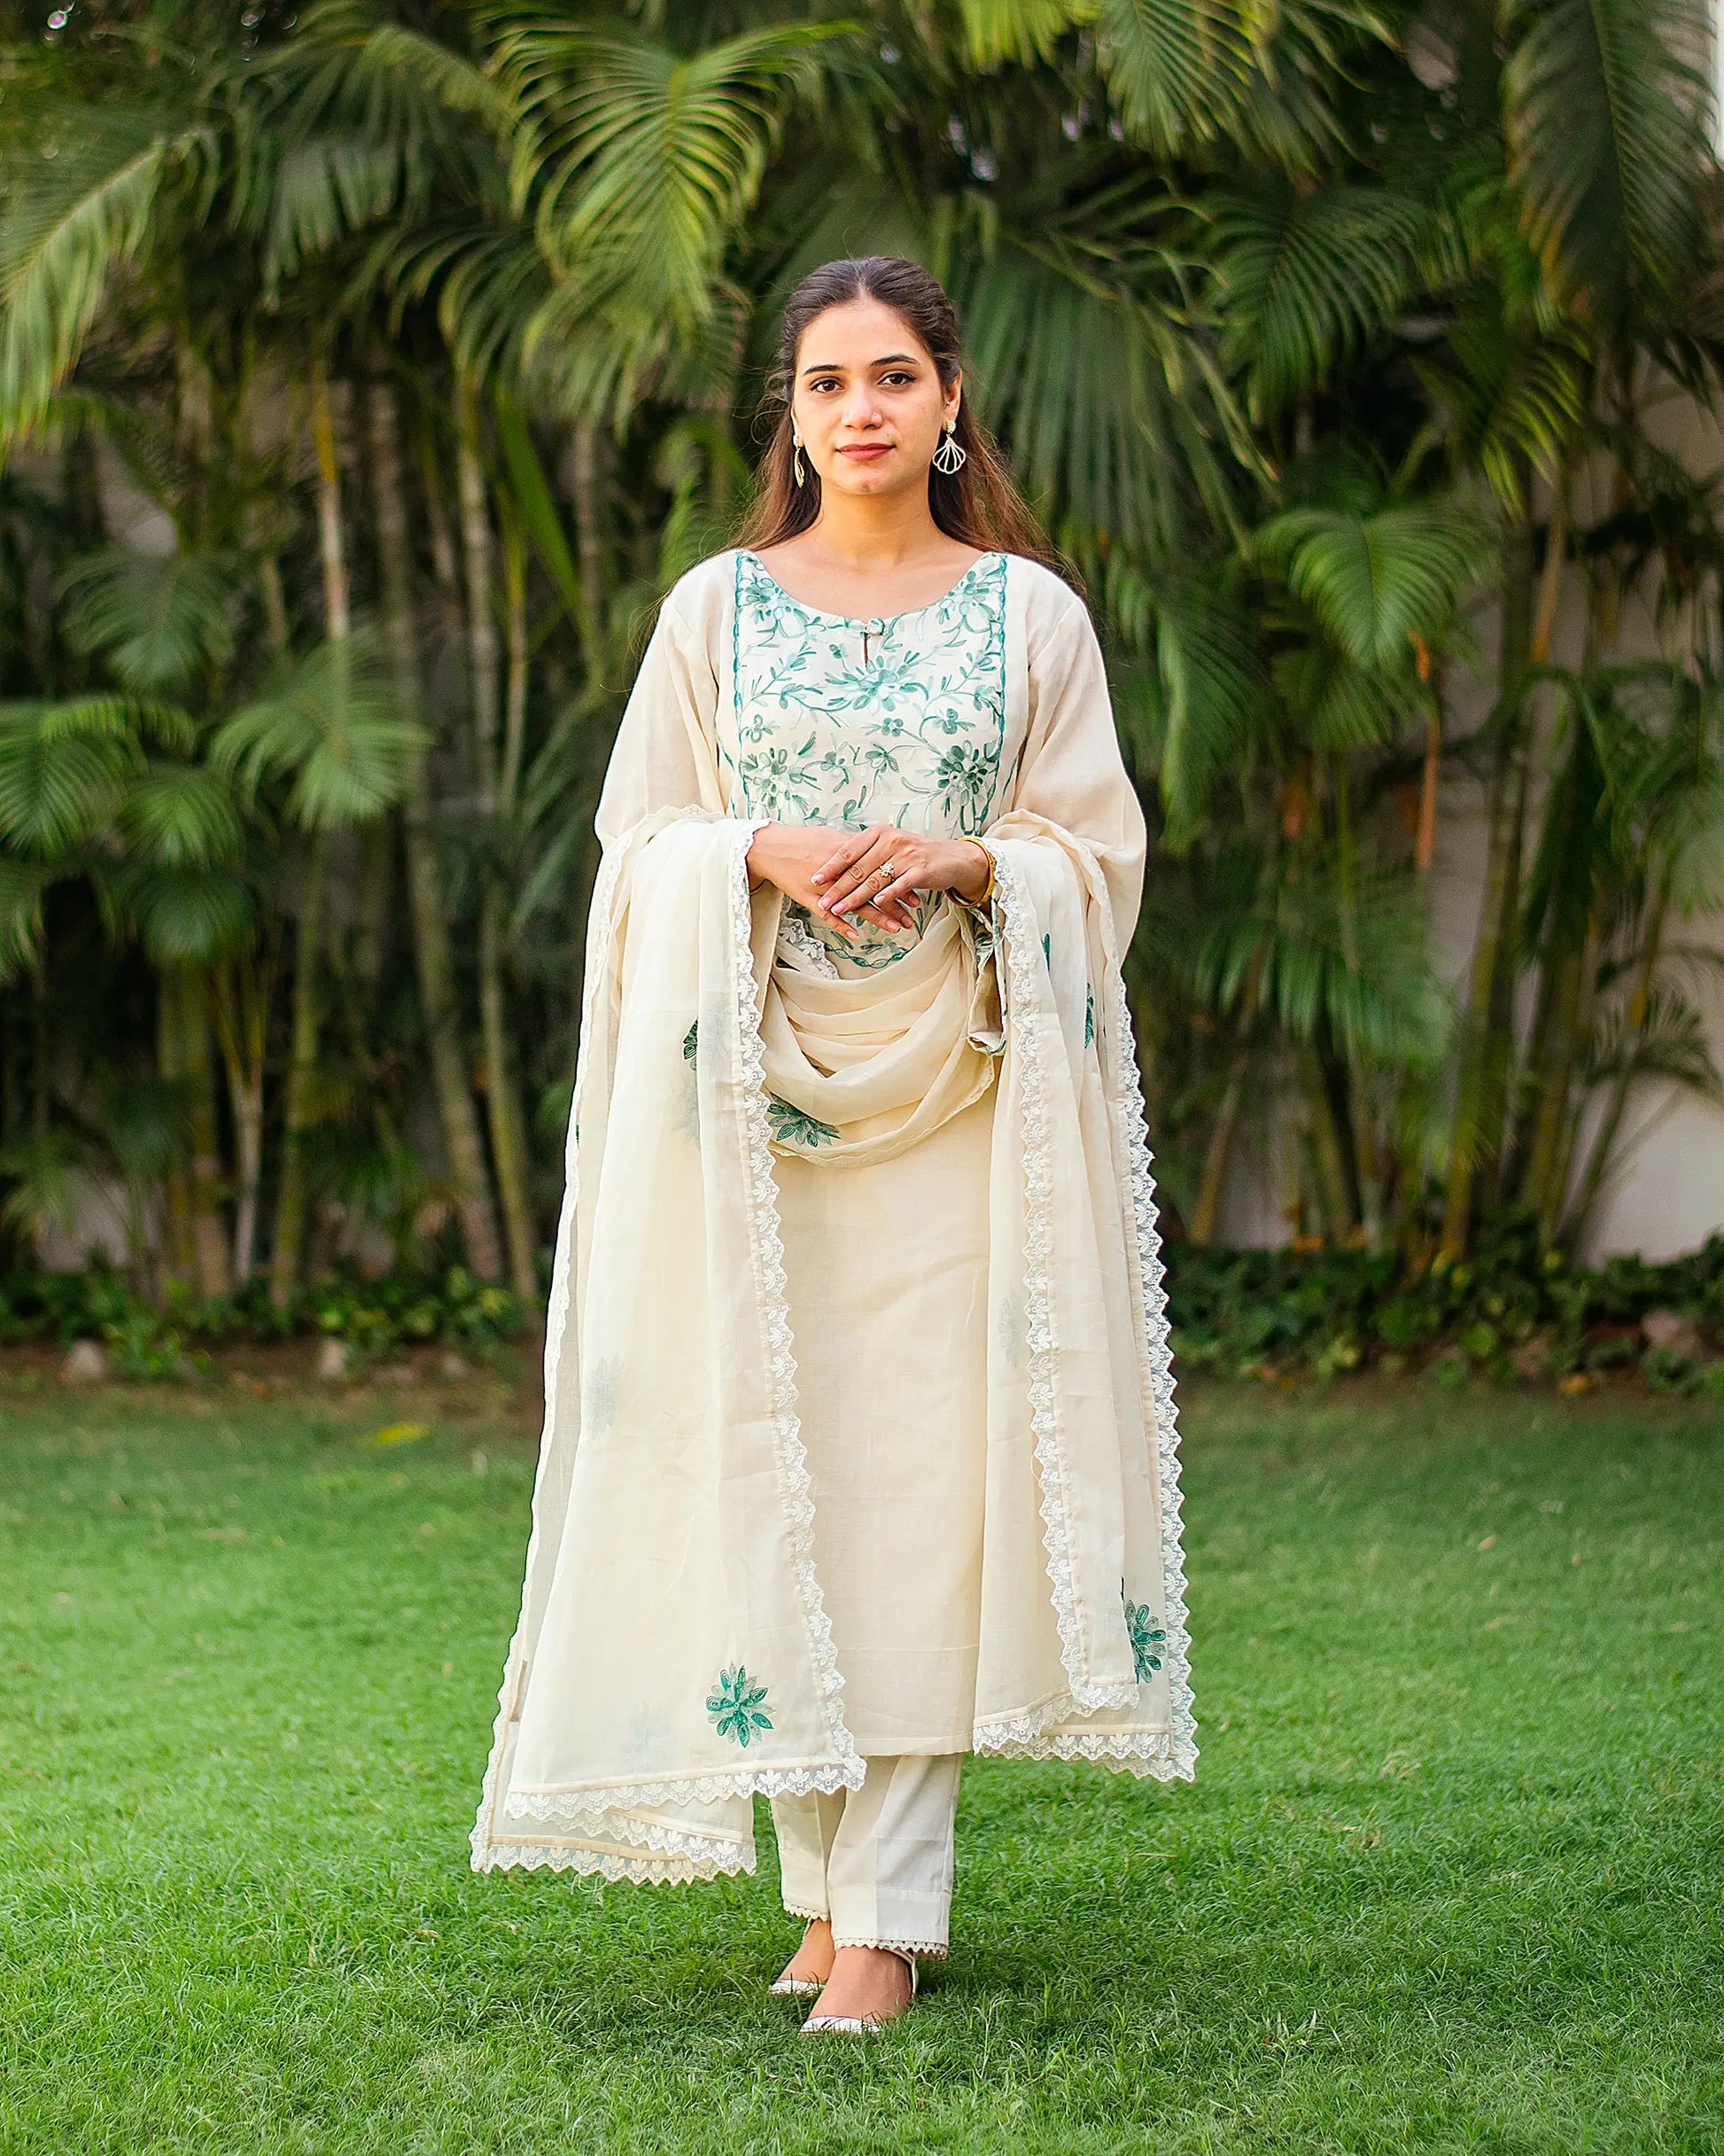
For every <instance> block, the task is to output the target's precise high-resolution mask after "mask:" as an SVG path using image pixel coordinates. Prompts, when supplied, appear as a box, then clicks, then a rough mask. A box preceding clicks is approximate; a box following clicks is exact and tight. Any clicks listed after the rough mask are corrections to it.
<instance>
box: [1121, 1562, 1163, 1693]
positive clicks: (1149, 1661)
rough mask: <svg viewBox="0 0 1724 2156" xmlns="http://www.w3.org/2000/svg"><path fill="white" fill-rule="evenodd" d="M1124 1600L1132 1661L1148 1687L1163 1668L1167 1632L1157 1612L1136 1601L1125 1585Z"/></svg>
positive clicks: (1122, 1598)
mask: <svg viewBox="0 0 1724 2156" xmlns="http://www.w3.org/2000/svg"><path fill="white" fill-rule="evenodd" d="M1120 1599H1121V1600H1122V1602H1124V1604H1125V1630H1126V1636H1127V1638H1129V1639H1130V1642H1131V1660H1132V1662H1133V1664H1134V1665H1135V1667H1136V1669H1137V1672H1138V1683H1139V1684H1140V1685H1144V1684H1147V1683H1148V1681H1149V1679H1150V1678H1151V1677H1153V1675H1154V1674H1155V1672H1156V1670H1159V1669H1160V1668H1161V1656H1162V1655H1163V1654H1165V1652H1166V1651H1167V1644H1168V1635H1167V1631H1166V1629H1165V1627H1163V1626H1161V1625H1159V1624H1157V1623H1156V1622H1155V1613H1154V1611H1153V1609H1152V1608H1151V1607H1150V1606H1149V1604H1148V1603H1147V1602H1134V1601H1132V1600H1131V1599H1130V1597H1129V1596H1128V1595H1127V1593H1126V1592H1125V1589H1124V1586H1123V1585H1122V1586H1121V1588H1120Z"/></svg>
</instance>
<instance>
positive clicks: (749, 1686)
mask: <svg viewBox="0 0 1724 2156" xmlns="http://www.w3.org/2000/svg"><path fill="white" fill-rule="evenodd" d="M765 1707H766V1687H765V1685H757V1684H755V1683H754V1682H753V1681H752V1679H751V1678H750V1677H749V1673H748V1671H747V1670H746V1669H745V1668H744V1667H743V1665H742V1663H741V1662H732V1663H731V1664H730V1665H729V1666H728V1668H726V1669H723V1670H719V1672H718V1677H717V1679H716V1681H715V1682H714V1684H713V1686H712V1689H711V1692H709V1693H707V1695H706V1711H707V1713H708V1714H709V1715H711V1717H712V1721H713V1724H714V1726H715V1727H716V1728H717V1730H718V1734H719V1735H720V1736H721V1737H728V1738H729V1739H730V1740H732V1742H733V1743H734V1744H740V1745H742V1747H743V1748H744V1749H745V1750H746V1749H747V1747H748V1746H749V1744H750V1743H751V1742H752V1741H753V1739H754V1735H755V1732H756V1731H757V1730H763V1729H771V1727H772V1726H773V1718H772V1716H770V1715H769V1714H768V1713H767V1712H766V1711H765Z"/></svg>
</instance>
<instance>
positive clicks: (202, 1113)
mask: <svg viewBox="0 0 1724 2156" xmlns="http://www.w3.org/2000/svg"><path fill="white" fill-rule="evenodd" d="M180 970H181V972H182V980H181V984H180V999H181V1019H182V1024H183V1027H184V1035H183V1039H184V1048H183V1055H182V1069H183V1070H184V1073H185V1078H186V1083H187V1086H188V1088H189V1090H190V1109H191V1193H190V1195H191V1234H192V1241H193V1245H194V1247H195V1250H196V1255H197V1263H198V1290H199V1292H200V1293H201V1294H203V1295H206V1296H224V1295H226V1294H227V1293H228V1290H229V1286H230V1285H231V1280H230V1276H229V1271H228V1232H227V1228H226V1226H225V1225H224V1223H223V1221H222V1218H221V1139H220V1135H219V1131H218V1126H217V1121H216V1113H215V1073H214V1068H213V1065H212V1062H211V1059H210V997H209V977H208V975H207V973H206V970H205V969H204V968H203V967H202V966H186V967H184V968H182V969H180Z"/></svg>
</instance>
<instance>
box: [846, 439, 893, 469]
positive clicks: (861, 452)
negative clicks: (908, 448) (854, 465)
mask: <svg viewBox="0 0 1724 2156" xmlns="http://www.w3.org/2000/svg"><path fill="white" fill-rule="evenodd" d="M892 447H893V445H892V444H891V443H890V442H889V441H876V442H869V443H867V444H866V446H865V445H864V444H862V443H860V442H858V443H857V444H856V445H855V447H854V448H843V449H840V450H839V452H838V454H839V455H840V456H853V457H854V458H855V459H856V460H857V462H858V463H863V464H866V463H873V461H874V458H875V457H877V456H885V455H888V454H889V452H890V450H891V448H892Z"/></svg>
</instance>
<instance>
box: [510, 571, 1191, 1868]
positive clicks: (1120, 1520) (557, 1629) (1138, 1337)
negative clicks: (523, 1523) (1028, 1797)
mask: <svg viewBox="0 0 1724 2156" xmlns="http://www.w3.org/2000/svg"><path fill="white" fill-rule="evenodd" d="M725 561H726V557H714V560H713V561H712V562H709V563H706V564H702V565H701V567H700V568H699V569H697V570H695V571H692V572H689V575H688V576H687V577H686V578H684V579H683V580H682V581H681V583H680V584H679V586H678V587H677V588H675V589H674V590H673V591H672V594H671V595H669V597H668V598H667V599H666V601H665V603H664V608H663V609H662V610H661V613H660V618H659V621H658V625H657V627H656V630H655V632H654V636H653V640H652V643H651V645H650V646H649V647H648V653H647V655H646V658H644V659H643V662H642V665H641V672H640V675H639V677H638V678H637V681H636V683H635V687H634V689H633V694H632V696H631V697H630V700H629V705H628V709H627V712H625V718H624V721H623V725H622V728H621V730H620V732H619V736H618V740H617V749H616V751H615V752H614V754H613V758H612V762H611V766H610V772H609V774H608V775H607V780H606V786H605V794H604V798H603V800H602V804H601V809H600V815H599V823H598V828H599V835H600V837H601V839H602V842H603V845H604V860H603V865H602V870H601V875H600V878H599V882H598V886H597V889H596V891H595V893H594V902H593V910H592V916H591V922H590V927H589V934H588V947H587V966H586V998H585V1006H584V1010H583V1015H582V1030H581V1045H580V1056H579V1070H578V1074H577V1079H576V1087H575V1098H574V1104H573V1109H572V1112H571V1119H570V1133H569V1145H568V1154H567V1177H568V1180H567V1187H566V1194H565V1198H564V1203H563V1212H562V1218H561V1223H560V1226H559V1233H558V1238H557V1247H556V1254H555V1273H554V1278H553V1287H552V1296H551V1304H550V1309H549V1312H548V1316H547V1338H546V1361H545V1377H546V1417H545V1429H544V1437H543V1442H542V1444H541V1450H540V1467H539V1473H538V1477H537V1481H536V1484H535V1489H534V1496H533V1528H532V1539H531V1542H530V1545H529V1549H528V1555H527V1565H526V1580H525V1587H524V1597H523V1603H522V1609H521V1616H520V1622H519V1624H518V1626H517V1629H516V1635H515V1638H514V1639H513V1641H512V1642H511V1645H510V1647H509V1655H508V1661H507V1665H506V1669H505V1672H504V1680H503V1685H502V1690H501V1694H500V1698H499V1713H498V1718H497V1723H496V1728H495V1734H494V1742H493V1753H492V1757H491V1762H490V1765H489V1769H488V1771H487V1773H486V1776H485V1788H484V1794H483V1800H482V1802H481V1805H480V1810H479V1815H478V1822H477V1824H476V1825H475V1828H474V1831H473V1836H472V1846H473V1863H474V1864H475V1866H476V1868H478V1869H489V1868H492V1867H493V1866H498V1865H526V1866H537V1865H548V1866H552V1867H555V1868H558V1869H573V1870H577V1871H583V1872H600V1873H602V1874H603V1875H604V1876H607V1877H610V1878H630V1879H634V1880H690V1879H696V1878H704V1877H710V1876H711V1875H713V1874H714V1873H717V1872H735V1871H742V1870H749V1869H751V1868H752V1866H753V1863H754V1848H753V1835H752V1807H751V1803H750V1798H751V1796H752V1794H755V1793H757V1792H765V1793H767V1794H772V1793H775V1792H781V1791H787V1792H788V1791H806V1790H809V1789H813V1788H823V1789H834V1788H838V1787H842V1786H848V1787H855V1786H858V1785H859V1784H860V1782H861V1779H862V1776H863V1771H864V1763H863V1761H862V1758H861V1757H860V1756H859V1755H858V1751H857V1747H856V1744H855V1741H854V1740H853V1738H852V1736H851V1734H850V1731H849V1729H848V1728H847V1727H846V1724H845V1721H844V1716H843V1678H842V1677H841V1675H840V1672H839V1670H838V1666H837V1660H836V1656H835V1652H834V1646H833V1640H832V1634H831V1629H830V1626H829V1624H828V1622H827V1615H826V1609H825V1606H824V1603H823V1600H822V1596H821V1591H820V1584H819V1579H818V1578H817V1576H816V1572H815V1567H814V1562H813V1556H812V1528H813V1501H812V1489H811V1482H810V1476H809V1473H808V1467H807V1462H806V1459H805V1455H804V1445H803V1441H802V1436H801V1431H800V1426H799V1422H798V1417H797V1405H796V1354H795V1343H794V1342H793V1340H792V1338H791V1333H790V1325H789V1317H788V1295H787V1285H786V1276H785V1256H784V1248H783V1242H782V1238H781V1235H780V1220H779V1212H778V1204H777V1197H776V1192H775V1187H774V1179H773V1156H774V1152H775V1151H795V1152H797V1153H798V1154H799V1155H804V1156H806V1153H805V1149H806V1148H807V1147H808V1144H809V1140H810V1138H811V1134H812V1135H813V1152H812V1157H814V1158H817V1159H819V1160H820V1161H822V1162H823V1163H824V1164H825V1171H826V1172H829V1173H833V1174H840V1175H842V1174H849V1173H856V1172H866V1167H867V1164H869V1162H870V1161H873V1160H876V1159H880V1158H883V1157H886V1156H888V1155H889V1154H891V1153H897V1152H902V1151H904V1150H905V1148H909V1147H911V1146H912V1145H913V1144H914V1143H915V1142H916V1141H917V1140H918V1139H919V1138H920V1137H921V1136H923V1135H925V1134H926V1133H927V1132H928V1131H930V1130H932V1129H934V1128H936V1127H937V1126H938V1125H941V1124H943V1123H944V1122H945V1121H946V1120H947V1119H948V1118H950V1117H951V1116H954V1115H956V1114H957V1113H959V1111H960V1110H961V1109H964V1108H967V1107H969V1106H971V1105H973V1104H974V1103H975V1102H976V1101H979V1100H980V1099H981V1098H982V1095H983V1094H985V1093H986V1092H987V1091H988V1090H989V1088H990V1086H991V1087H992V1088H993V1091H994V1105H993V1109H992V1118H991V1129H992V1138H991V1144H990V1156H989V1163H988V1175H989V1187H990V1202H989V1253H988V1267H989V1280H988V1289H989V1304H990V1319H991V1322H990V1328H989V1335H990V1336H989V1350H988V1402H987V1407H988V1466H987V1482H986V1519H985V1525H984V1533H983V1557H982V1638H981V1649H980V1657H979V1664H978V1676H977V1708H976V1718H975V1732H974V1748H975V1750H977V1751H978V1752H998V1753H1005V1754H1008V1755H1020V1756H1034V1757H1048V1756H1059V1757H1083V1758H1090V1759H1096V1760H1099V1761H1103V1762H1105V1763H1108V1764H1112V1765H1114V1766H1118V1767H1122V1768H1124V1769H1127V1770H1128V1771H1132V1772H1135V1773H1138V1774H1147V1775H1153V1776H1156V1777H1158V1778H1161V1779H1169V1778H1173V1777H1180V1778H1189V1777H1190V1776H1191V1774H1192V1771H1193V1764H1194V1761H1195V1757H1196V1747H1195V1742H1194V1734H1193V1723H1192V1711H1191V1691H1190V1685H1189V1679H1188V1673H1187V1661H1186V1633H1185V1611H1184V1576H1183V1571H1182V1567H1181V1557H1180V1542H1179V1510H1178V1506H1179V1500H1178V1481H1177V1444H1176V1439H1175V1431H1174V1416H1173V1400H1172V1377H1171V1371H1170V1366H1169V1353H1168V1334H1167V1322H1166V1315H1165V1306H1164V1299H1163V1296H1162V1289H1161V1263H1160V1257H1159V1244H1158V1240H1157V1235H1156V1228H1155V1210H1154V1203H1153V1183H1152V1180H1151V1175H1150V1167H1149V1155H1148V1151H1147V1148H1146V1146H1145V1132H1144V1122H1143V1110H1142V1101H1141V1094H1140V1091H1139V1086H1138V1074H1137V1067H1136V1058H1135V1051H1134V1049H1133V1046H1132V1039H1131V1030H1130V1017H1129V1014H1128V1009H1127V1003H1126V997H1125V991H1124V985H1123V982H1122V977H1121V971H1120V961H1121V957H1122V950H1123V946H1124V942H1125V940H1126V938H1128V937H1129V935H1130V926H1131V922H1132V921H1133V920H1134V918H1135V915H1136V910H1137V906H1138V895H1139V891H1140V887H1141V877H1142V867H1143V820H1142V814H1141V811H1140V810H1139V809H1138V804H1137V800H1136V797H1135V794H1134V793H1133V792H1132V790H1131V788H1130V783H1129V782H1128V780H1127V779H1126V776H1125V774H1124V771H1123V769H1122V766H1121V762H1120V756H1119V750H1118V746H1117V742H1116V740H1115V737H1114V731H1113V722H1112V713H1111V707H1110V704H1109V702H1108V697H1107V681H1106V676H1105V673H1104V672H1103V670H1102V665H1101V658H1100V653H1099V647H1098V646H1097V644H1096V641H1095V635H1094V631H1093V628H1092V627H1091V624H1090V620H1089V616H1088V614H1087V612H1086V611H1085V610H1084V609H1083V605H1082V603H1081V602H1080V601H1079V600H1078V599H1077V598H1076V595H1075V594H1074V593H1073V592H1072V591H1071V590H1070V589H1069V588H1068V587H1067V586H1066V585H1065V584H1064V583H1063V582H1062V581H1061V580H1060V579H1058V578H1057V577H1054V576H1053V575H1052V573H1051V572H1047V571H1045V570H1044V569H1043V568H1041V567H1040V565H1039V564H1035V563H1033V562H1029V561H1027V560H1025V559H1023V558H1022V557H1011V561H1010V572H1011V575H1010V586H1009V590H1010V604H1009V607H1008V628H1007V639H1006V665H1007V674H1008V684H1009V685H1012V684H1014V685H1015V686H1014V687H1013V689H1012V694H1011V697H1009V698H1008V701H1014V702H1015V705H1016V711H1017V718H1016V723H1015V726H1010V725H1009V726H1008V742H1010V741H1013V739H1015V744H1016V746H1015V753H1014V759H1013V769H1012V774H1011V778H1010V782H1009V787H1008V790H1007V793H1006V808H1005V813H1003V814H1001V815H999V816H998V817H997V818H996V819H995V820H994V821H993V822H992V823H990V826H989V828H988V829H987V831H986V833H985V843H986V844H988V846H989V847H990V851H991V852H993V854H994V857H995V861H996V870H997V873H996V884H995V897H994V903H993V906H992V907H991V909H990V916H989V917H988V918H986V919H984V918H982V916H980V915H976V914H975V913H973V912H972V911H971V909H968V908H965V907H958V906H955V905H951V904H948V905H945V906H944V907H940V908H938V909H936V914H935V917H934V919H933V921H932V922H931V923H930V925H929V927H928V930H927V932H926V934H925V935H924V937H923V938H922V939H921V941H920V944H919V945H918V946H916V947H915V948H914V949H913V950H912V951H911V952H909V953H906V954H905V956H904V957H903V958H901V959H899V960H898V961H896V962H895V963H894V964H892V965H890V966H889V967H886V968H883V969H881V970H880V971H878V972H876V973H874V974H871V975H869V976H868V977H866V978H865V979H859V980H858V979H853V978H849V977H847V978H844V979H843V980H838V979H835V978H834V977H831V975H830V970H829V969H822V968H821V966H820V965H819V961H818V958H817V957H816V956H813V955H811V954H810V953H807V952H806V951H805V950H803V949H799V948H798V947H797V946H796V943H795V942H794V941H792V940H791V939H790V938H788V937H786V936H785V935H783V934H782V933H781V932H780V930H781V921H780V914H781V902H780V899H779V896H778V894H777V892H776V891H773V889H772V888H771V887H770V886H766V887H763V888H762V889H761V890H759V891H750V888H749V879H748V872H747V867H746V855H747V852H748V848H749V843H750V841H751V838H752V836H753V833H754V831H755V829H757V821H755V820H752V819H749V818H746V817H740V816H737V815H734V814H733V813H730V805H729V802H728V799H727V795H726V783H725V778H724V774H723V771H722V769H721V759H720V758H719V756H718V751H717V746H716V742H717V736H716V713H717V712H718V709H719V708H720V701H721V698H722V697H723V696H724V694H725V690H726V650H727V639H728V634H729V623H728V620H727V618H726V581H725V580H724V578H723V577H722V575H721V574H718V573H715V570H716V568H717V566H718V565H719V564H723V563H724V562H725ZM811 1125H812V1126H814V1132H813V1133H811V1129H810V1126H811Z"/></svg>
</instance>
